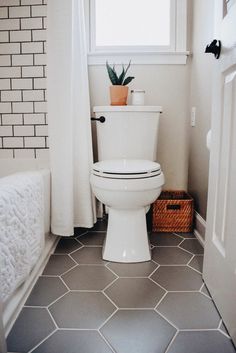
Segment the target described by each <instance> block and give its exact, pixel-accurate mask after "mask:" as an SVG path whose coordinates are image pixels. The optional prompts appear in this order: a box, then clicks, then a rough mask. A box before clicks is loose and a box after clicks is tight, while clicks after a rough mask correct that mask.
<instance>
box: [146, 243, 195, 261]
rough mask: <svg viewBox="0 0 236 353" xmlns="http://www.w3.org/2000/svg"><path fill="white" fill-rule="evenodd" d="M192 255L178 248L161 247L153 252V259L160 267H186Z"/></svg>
mask: <svg viewBox="0 0 236 353" xmlns="http://www.w3.org/2000/svg"><path fill="white" fill-rule="evenodd" d="M191 257H192V255H191V254H189V253H187V252H186V251H184V250H182V249H180V248H177V247H160V248H158V247H157V248H154V249H153V250H152V258H153V260H154V261H156V262H157V263H158V264H160V265H186V264H187V263H188V262H189V260H190V259H191Z"/></svg>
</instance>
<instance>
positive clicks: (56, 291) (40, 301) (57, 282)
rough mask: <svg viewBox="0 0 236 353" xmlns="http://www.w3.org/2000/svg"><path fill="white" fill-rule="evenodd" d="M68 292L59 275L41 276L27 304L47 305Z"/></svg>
mask: <svg viewBox="0 0 236 353" xmlns="http://www.w3.org/2000/svg"><path fill="white" fill-rule="evenodd" d="M66 292H68V289H67V288H66V286H65V285H64V284H63V282H62V280H61V279H60V278H59V277H43V276H42V277H39V279H38V281H37V282H36V284H35V286H34V288H33V290H32V291H31V293H30V296H29V297H28V299H27V301H26V303H25V305H29V306H47V305H49V304H51V303H52V302H53V301H54V300H56V299H57V298H59V297H60V296H61V295H63V294H65V293H66Z"/></svg>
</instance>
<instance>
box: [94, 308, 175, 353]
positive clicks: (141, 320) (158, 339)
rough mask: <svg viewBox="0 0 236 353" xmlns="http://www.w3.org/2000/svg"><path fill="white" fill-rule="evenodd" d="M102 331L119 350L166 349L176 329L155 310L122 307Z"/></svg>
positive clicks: (147, 352)
mask: <svg viewBox="0 0 236 353" xmlns="http://www.w3.org/2000/svg"><path fill="white" fill-rule="evenodd" d="M101 332H102V333H103V335H104V336H105V338H106V339H107V340H108V342H109V343H110V344H111V345H112V347H113V348H114V350H115V352H117V353H164V352H165V351H166V348H167V346H168V344H169V343H170V341H171V339H172V338H173V336H174V334H175V332H176V330H175V329H174V328H173V327H172V326H171V325H170V324H169V323H168V322H167V321H166V320H164V319H163V318H162V317H161V316H160V315H158V314H157V313H156V312H155V311H153V310H121V311H120V310H119V311H118V312H116V313H115V315H114V316H113V317H112V318H111V319H110V320H109V321H108V322H107V323H106V324H105V325H104V326H103V327H102V329H101Z"/></svg>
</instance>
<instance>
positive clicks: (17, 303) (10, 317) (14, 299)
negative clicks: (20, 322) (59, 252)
mask: <svg viewBox="0 0 236 353" xmlns="http://www.w3.org/2000/svg"><path fill="white" fill-rule="evenodd" d="M45 238H46V239H45V247H44V252H43V254H42V255H41V257H40V259H39V261H38V263H37V265H36V266H35V267H34V269H33V270H32V271H31V273H30V275H29V277H28V278H27V280H26V281H25V282H24V283H23V284H22V285H21V286H20V287H19V288H18V289H17V290H16V291H15V293H13V295H12V296H11V297H10V299H9V300H8V301H7V303H5V305H4V308H3V325H4V329H5V335H6V337H7V336H8V334H9V332H10V330H11V328H12V326H13V324H14V322H15V321H16V319H17V316H18V315H19V313H20V311H21V309H22V307H23V305H24V303H25V301H26V299H27V298H28V296H29V294H30V292H31V290H32V288H33V286H34V285H35V283H36V281H37V279H38V277H39V276H40V275H41V273H42V272H43V270H44V268H45V265H46V263H47V262H48V259H49V257H50V255H51V253H52V252H54V250H55V248H56V245H57V243H58V241H59V237H56V236H53V235H52V236H51V235H48V236H46V237H45Z"/></svg>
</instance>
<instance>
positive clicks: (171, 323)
mask: <svg viewBox="0 0 236 353" xmlns="http://www.w3.org/2000/svg"><path fill="white" fill-rule="evenodd" d="M154 310H155V311H156V313H157V314H158V315H160V316H161V317H162V318H163V319H165V320H166V321H167V322H168V323H169V324H170V325H171V326H173V327H174V328H175V329H176V330H179V329H178V327H177V326H176V325H175V324H173V322H171V321H170V320H169V319H167V318H166V317H165V316H164V315H163V314H162V313H160V312H159V311H158V310H157V308H155V309H154Z"/></svg>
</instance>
